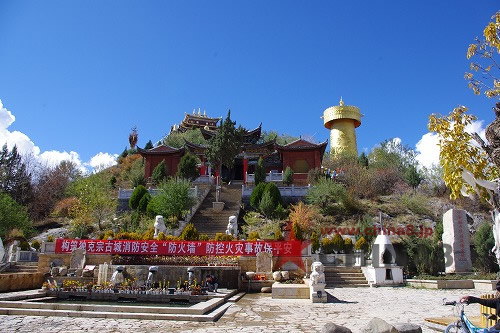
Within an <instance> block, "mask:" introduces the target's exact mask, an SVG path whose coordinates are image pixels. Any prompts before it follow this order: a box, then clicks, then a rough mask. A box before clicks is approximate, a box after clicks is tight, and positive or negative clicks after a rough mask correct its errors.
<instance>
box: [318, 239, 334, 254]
mask: <svg viewBox="0 0 500 333" xmlns="http://www.w3.org/2000/svg"><path fill="white" fill-rule="evenodd" d="M321 252H322V253H324V254H331V253H333V240H332V239H331V238H328V237H324V238H322V239H321Z"/></svg>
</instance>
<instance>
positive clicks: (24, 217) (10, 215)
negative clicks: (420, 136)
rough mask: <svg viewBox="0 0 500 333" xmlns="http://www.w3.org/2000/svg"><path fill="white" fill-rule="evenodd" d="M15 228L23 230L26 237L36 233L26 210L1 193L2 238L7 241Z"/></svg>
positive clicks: (0, 235)
mask: <svg viewBox="0 0 500 333" xmlns="http://www.w3.org/2000/svg"><path fill="white" fill-rule="evenodd" d="M2 172H4V171H0V174H1V173H2ZM14 228H18V229H19V230H22V232H23V235H24V236H25V237H29V236H30V234H32V233H33V231H34V229H33V226H32V224H31V221H30V218H29V215H28V211H27V210H26V208H25V207H24V206H21V205H20V204H18V203H17V202H16V201H15V200H14V199H13V198H12V197H11V196H10V195H8V194H6V193H0V238H2V239H5V236H7V235H8V233H9V231H10V230H12V229H14Z"/></svg>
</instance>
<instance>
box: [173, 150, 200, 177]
mask: <svg viewBox="0 0 500 333" xmlns="http://www.w3.org/2000/svg"><path fill="white" fill-rule="evenodd" d="M199 176H200V170H199V169H198V158H197V157H196V156H195V155H193V154H191V153H189V152H187V153H186V154H184V156H182V157H181V160H180V161H179V166H178V167H177V177H179V178H184V179H188V180H190V181H193V180H195V179H196V178H198V177H199Z"/></svg>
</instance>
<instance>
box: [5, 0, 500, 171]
mask: <svg viewBox="0 0 500 333" xmlns="http://www.w3.org/2000/svg"><path fill="white" fill-rule="evenodd" d="M499 9H500V6H499V3H498V1H497V0H495V1H493V0H482V1H451V0H450V1H412V2H409V1H280V2H278V1H175V2H174V1H125V0H122V1H76V0H74V1H5V0H0V100H1V101H2V103H3V109H2V110H4V113H5V112H6V110H10V112H11V114H12V115H13V116H14V117H15V121H13V119H12V116H10V118H9V116H5V114H4V116H3V118H2V115H1V114H0V141H2V137H3V140H4V141H5V140H7V139H6V137H8V136H10V140H11V141H13V140H14V138H15V139H16V140H17V139H19V140H21V139H24V140H26V138H25V137H27V138H28V139H27V140H29V141H30V142H32V143H33V146H34V147H35V148H34V149H35V150H36V147H38V149H39V154H43V153H44V152H52V155H51V156H52V157H53V158H56V159H57V158H60V157H61V156H63V155H61V154H63V153H64V152H66V153H67V154H68V155H69V153H70V152H74V153H75V154H78V156H77V158H78V159H79V160H80V161H82V163H89V161H90V160H91V158H92V157H94V156H95V155H96V154H97V153H99V152H102V153H106V154H108V153H109V154H116V153H120V152H121V151H122V150H123V148H124V147H125V146H126V145H127V144H128V142H127V137H128V134H129V132H130V129H131V128H132V127H133V126H137V128H138V131H139V145H140V146H143V145H144V144H145V143H146V142H147V140H149V139H152V140H153V141H156V140H158V139H160V138H161V137H162V136H163V135H164V134H166V133H168V131H169V128H170V126H171V125H172V124H173V123H178V122H180V121H181V120H182V118H183V115H184V112H192V110H193V108H196V109H198V108H201V109H202V110H204V109H205V110H206V111H207V114H208V115H210V116H225V115H226V113H227V110H228V109H229V108H230V109H231V114H232V117H233V119H235V120H236V121H237V123H238V124H242V125H243V126H245V127H247V128H254V127H256V126H258V125H259V123H260V122H262V123H263V128H264V129H265V130H276V131H278V132H280V133H288V134H291V135H297V136H298V135H301V134H302V135H313V136H314V139H316V140H317V141H323V140H325V139H327V138H328V131H327V130H326V129H325V128H324V127H323V124H322V120H321V119H320V116H321V115H322V113H323V111H324V109H326V108H327V107H329V106H332V105H336V104H338V102H339V98H340V96H342V97H343V99H344V101H345V103H346V104H352V105H356V106H358V107H360V108H361V112H362V113H363V114H364V115H365V116H364V118H363V120H362V125H361V127H359V128H358V130H357V136H358V148H359V150H360V152H361V150H363V149H367V150H369V149H371V148H372V147H373V146H374V145H376V144H377V143H379V142H381V141H383V140H384V139H388V138H392V137H399V138H401V140H402V142H403V143H404V144H408V145H409V146H411V147H415V145H416V144H417V142H419V140H421V138H422V136H423V135H424V134H426V133H427V132H428V131H427V121H428V116H429V114H431V113H433V112H438V113H442V114H447V113H448V112H449V111H451V110H452V109H453V108H454V107H455V106H457V105H459V104H462V105H466V106H468V107H469V108H470V110H471V112H472V113H473V114H475V115H477V116H478V118H479V119H481V120H484V123H483V125H486V124H488V123H489V122H491V121H492V120H493V118H494V114H493V112H492V111H491V107H492V106H493V104H494V102H493V101H492V100H488V99H487V98H486V97H477V96H474V95H473V93H472V91H470V90H469V89H468V88H467V84H466V81H465V80H464V79H463V74H464V72H465V71H467V70H468V68H469V67H468V66H469V61H468V60H467V59H466V57H465V55H466V50H467V47H468V45H469V44H470V43H471V42H472V41H473V39H474V37H476V36H480V35H481V34H482V31H483V29H484V26H485V25H486V24H487V22H488V21H489V19H490V17H491V16H492V15H493V14H494V13H495V12H496V11H497V10H499ZM2 119H3V121H2ZM6 119H7V120H6ZM9 119H10V120H9ZM2 126H3V128H2ZM2 133H3V134H2ZM12 133H16V135H13V134H12ZM23 135H24V136H25V137H23ZM35 153H36V151H35ZM58 154H59V155H58ZM49 155H50V154H46V156H49ZM58 156H59V157H58ZM64 156H66V155H64ZM101 156H104V155H101ZM106 156H107V157H109V155H106ZM73 158H76V157H75V155H73Z"/></svg>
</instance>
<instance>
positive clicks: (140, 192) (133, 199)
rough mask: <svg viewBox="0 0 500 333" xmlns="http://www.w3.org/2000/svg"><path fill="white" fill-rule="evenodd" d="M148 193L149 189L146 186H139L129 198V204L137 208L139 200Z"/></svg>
mask: <svg viewBox="0 0 500 333" xmlns="http://www.w3.org/2000/svg"><path fill="white" fill-rule="evenodd" d="M146 193H148V190H147V189H146V188H145V187H144V186H142V185H139V186H137V187H136V188H135V189H134V192H132V195H131V196H130V199H129V200H128V206H129V207H130V208H132V209H137V207H138V206H139V202H140V201H141V199H142V197H143V196H144V195H145V194H146Z"/></svg>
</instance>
